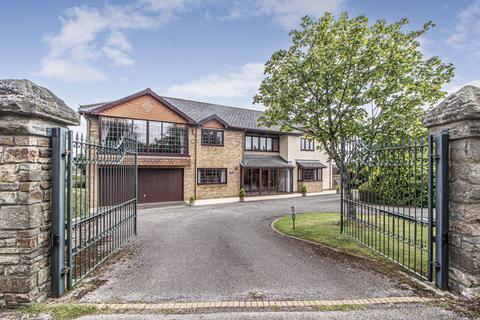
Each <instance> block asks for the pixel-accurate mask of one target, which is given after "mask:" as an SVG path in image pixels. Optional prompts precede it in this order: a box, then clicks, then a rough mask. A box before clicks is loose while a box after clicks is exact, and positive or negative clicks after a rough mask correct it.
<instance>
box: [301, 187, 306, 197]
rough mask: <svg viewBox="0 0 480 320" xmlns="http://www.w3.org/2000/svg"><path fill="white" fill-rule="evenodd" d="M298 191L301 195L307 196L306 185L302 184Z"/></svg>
mask: <svg viewBox="0 0 480 320" xmlns="http://www.w3.org/2000/svg"><path fill="white" fill-rule="evenodd" d="M300 191H301V192H302V197H306V196H307V186H306V185H302V188H300Z"/></svg>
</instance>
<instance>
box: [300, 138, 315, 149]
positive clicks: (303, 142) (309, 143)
mask: <svg viewBox="0 0 480 320" xmlns="http://www.w3.org/2000/svg"><path fill="white" fill-rule="evenodd" d="M300 150H302V151H315V146H314V143H313V140H310V139H307V138H300Z"/></svg>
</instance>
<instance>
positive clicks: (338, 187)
mask: <svg viewBox="0 0 480 320" xmlns="http://www.w3.org/2000/svg"><path fill="white" fill-rule="evenodd" d="M335 189H337V193H340V185H339V184H337V187H336V188H335Z"/></svg>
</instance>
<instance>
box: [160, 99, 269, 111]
mask: <svg viewBox="0 0 480 320" xmlns="http://www.w3.org/2000/svg"><path fill="white" fill-rule="evenodd" d="M161 97H162V98H166V99H175V100H182V101H187V102H197V103H203V104H209V105H213V106H219V107H223V108H230V109H240V110H247V111H254V112H258V113H263V112H264V111H261V110H255V109H249V108H246V107H234V106H227V105H224V104H218V103H212V102H204V101H198V100H191V99H183V98H176V97H167V96H161Z"/></svg>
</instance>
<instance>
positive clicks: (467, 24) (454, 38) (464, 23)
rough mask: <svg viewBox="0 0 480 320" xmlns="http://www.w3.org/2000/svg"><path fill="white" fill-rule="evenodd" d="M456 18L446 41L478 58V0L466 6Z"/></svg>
mask: <svg viewBox="0 0 480 320" xmlns="http://www.w3.org/2000/svg"><path fill="white" fill-rule="evenodd" d="M457 18H458V19H457V21H458V23H457V25H456V27H455V29H454V30H453V32H452V33H451V35H450V37H449V38H448V39H447V43H448V44H450V45H451V46H453V47H454V48H456V49H458V50H462V51H465V52H467V53H469V54H472V55H473V56H476V57H477V58H480V0H476V1H475V2H473V3H471V4H470V5H468V6H466V7H465V8H464V9H463V10H462V11H461V12H460V13H459V14H458V16H457Z"/></svg>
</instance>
